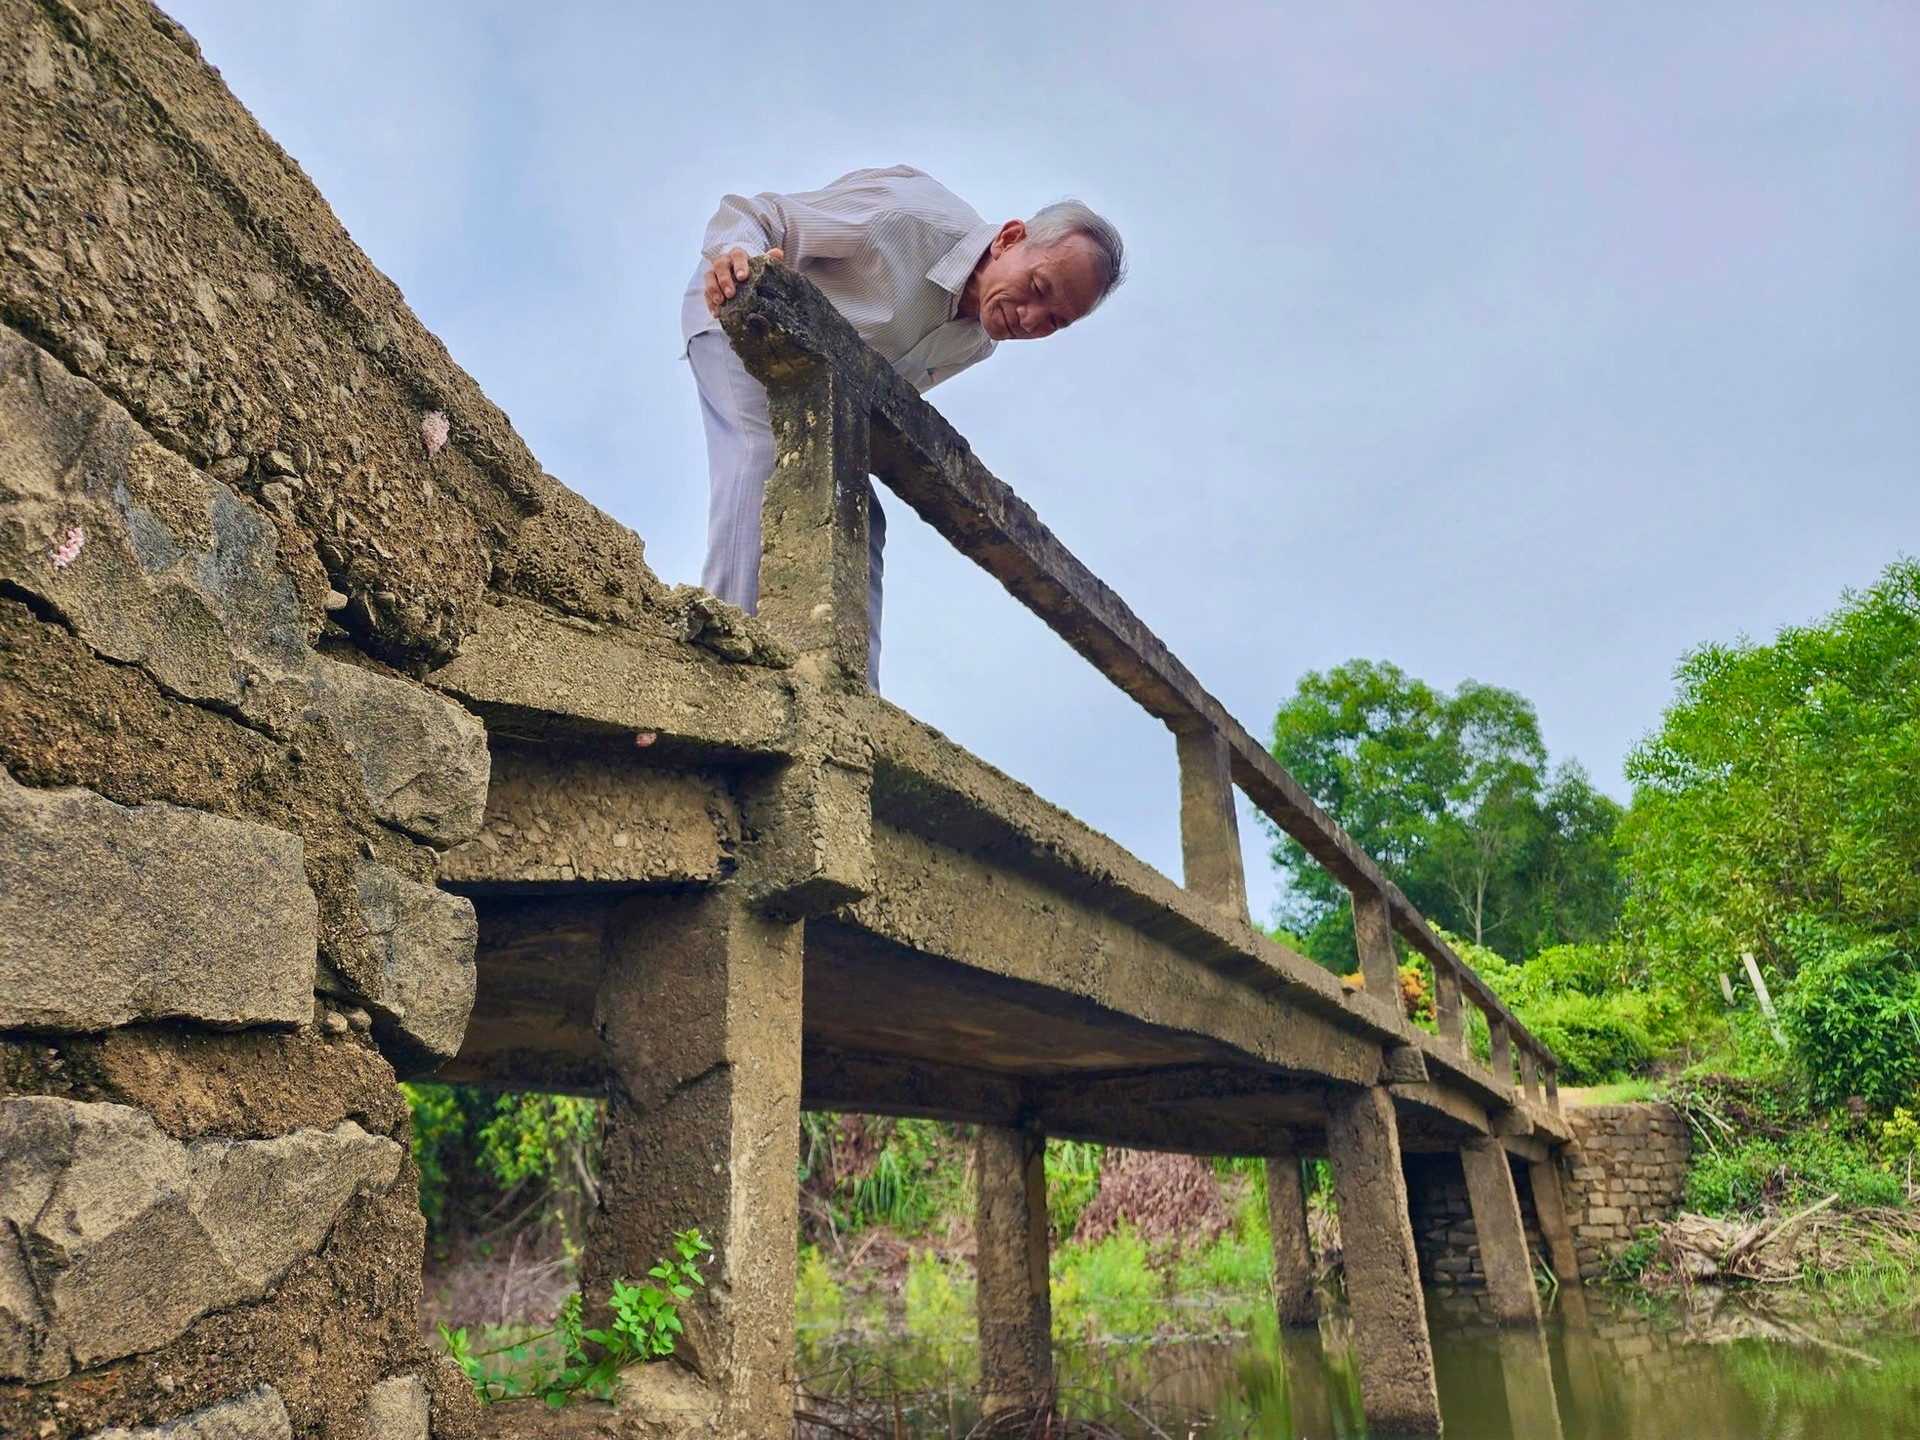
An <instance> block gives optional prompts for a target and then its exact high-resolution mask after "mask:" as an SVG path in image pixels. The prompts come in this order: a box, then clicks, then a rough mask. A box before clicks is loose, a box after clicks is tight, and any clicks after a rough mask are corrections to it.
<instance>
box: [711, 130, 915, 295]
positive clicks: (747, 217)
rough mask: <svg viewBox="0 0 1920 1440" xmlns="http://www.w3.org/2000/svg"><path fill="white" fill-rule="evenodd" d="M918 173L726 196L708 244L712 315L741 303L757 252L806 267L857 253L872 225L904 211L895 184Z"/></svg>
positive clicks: (865, 174)
mask: <svg viewBox="0 0 1920 1440" xmlns="http://www.w3.org/2000/svg"><path fill="white" fill-rule="evenodd" d="M914 173H916V172H914V171H912V170H910V169H908V168H906V167H904V166H899V167H895V168H894V169H891V170H856V171H854V172H853V173H852V174H851V175H843V176H841V177H840V178H839V179H838V180H836V181H834V182H833V183H832V184H831V185H829V186H827V187H826V189H824V190H806V191H801V192H800V193H798V194H794V195H775V194H773V193H772V192H770V191H768V192H764V193H762V194H759V195H755V196H752V197H751V198H749V197H747V196H744V195H728V196H725V197H724V198H723V199H722V200H721V201H720V208H719V210H717V211H716V212H715V213H714V217H713V219H712V220H710V221H709V222H707V233H706V238H705V239H704V240H703V241H702V242H701V246H700V253H701V254H703V255H704V256H706V258H707V260H708V262H709V268H708V270H707V284H706V292H707V309H708V311H709V312H711V313H713V314H716V315H717V314H718V313H719V312H720V306H721V305H722V304H723V303H724V302H725V301H728V300H731V299H732V298H733V296H734V292H735V291H736V290H737V289H738V288H739V286H740V284H741V283H743V282H744V281H745V280H746V278H747V261H749V260H750V259H752V258H753V257H754V256H756V255H765V256H767V257H769V258H770V259H774V260H784V261H786V263H788V264H789V265H792V266H794V267H795V268H798V267H800V266H802V265H805V264H806V263H807V262H808V261H810V260H833V259H841V258H844V257H845V256H847V255H849V254H851V253H852V252H853V251H855V250H856V249H858V248H859V247H860V246H861V245H862V244H864V243H866V232H867V228H868V227H869V226H870V225H872V224H873V222H874V221H875V220H876V219H877V218H879V217H880V216H882V215H885V214H887V213H889V212H890V211H891V210H893V209H894V208H896V204H897V202H896V197H895V196H894V194H893V189H892V184H891V183H890V182H895V181H898V180H899V179H900V178H901V177H903V176H906V175H912V174H914Z"/></svg>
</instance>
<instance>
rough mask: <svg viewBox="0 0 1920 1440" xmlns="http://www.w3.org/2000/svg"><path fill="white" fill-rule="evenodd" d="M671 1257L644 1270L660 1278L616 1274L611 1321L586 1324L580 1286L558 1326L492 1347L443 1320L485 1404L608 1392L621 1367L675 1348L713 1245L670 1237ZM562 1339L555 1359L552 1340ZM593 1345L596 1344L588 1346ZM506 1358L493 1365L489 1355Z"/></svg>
mask: <svg viewBox="0 0 1920 1440" xmlns="http://www.w3.org/2000/svg"><path fill="white" fill-rule="evenodd" d="M673 1248H674V1258H671V1259H663V1260H661V1261H660V1262H659V1263H658V1264H657V1265H655V1266H654V1267H653V1268H652V1269H651V1270H649V1271H648V1272H647V1275H648V1277H649V1278H650V1279H652V1280H656V1281H658V1282H659V1283H658V1284H655V1285H648V1284H640V1285H634V1284H632V1283H630V1282H628V1281H625V1280H616V1281H615V1282H614V1285H613V1292H612V1294H611V1295H609V1296H608V1308H609V1309H610V1310H611V1311H612V1313H613V1323H612V1324H611V1325H607V1326H604V1327H595V1328H592V1329H589V1328H587V1327H586V1325H585V1323H584V1321H583V1320H582V1318H581V1315H582V1310H583V1299H582V1297H581V1296H580V1295H579V1294H578V1293H577V1292H576V1293H575V1294H573V1295H570V1296H568V1297H567V1301H566V1303H565V1304H564V1305H562V1306H561V1307H560V1315H559V1318H558V1319H557V1320H556V1321H555V1323H554V1327H553V1329H551V1330H549V1331H545V1332H542V1333H540V1334H537V1335H529V1336H525V1337H522V1338H521V1339H519V1340H516V1341H514V1342H513V1343H511V1344H508V1345H503V1346H500V1347H498V1348H495V1349H492V1350H479V1351H476V1350H475V1349H474V1348H473V1346H472V1342H471V1339H470V1337H469V1336H468V1334H467V1330H466V1327H464V1326H462V1327H461V1328H459V1329H457V1330H453V1329H449V1328H448V1327H447V1326H445V1325H442V1326H441V1327H440V1339H441V1342H442V1343H443V1344H445V1346H446V1347H447V1354H448V1355H449V1356H450V1357H451V1358H452V1360H453V1362H454V1363H455V1364H456V1365H458V1366H459V1367H460V1369H461V1370H462V1371H463V1372H464V1373H465V1375H466V1377H467V1379H468V1380H470V1381H472V1382H473V1388H474V1392H475V1393H476V1394H477V1395H478V1396H479V1397H480V1401H481V1403H482V1404H487V1405H491V1404H498V1403H500V1402H502V1401H508V1400H535V1399H537V1400H541V1401H544V1402H545V1403H546V1404H547V1405H548V1406H549V1407H551V1408H553V1409H556V1410H557V1409H559V1408H560V1407H561V1406H563V1405H565V1404H566V1403H567V1402H568V1401H569V1400H573V1399H576V1398H584V1399H592V1400H610V1399H612V1398H613V1388H614V1386H615V1385H616V1384H617V1383H618V1382H619V1379H620V1373H621V1372H622V1371H623V1370H625V1369H626V1368H627V1367H628V1366H630V1365H638V1364H643V1363H645V1362H646V1361H649V1360H660V1359H664V1358H665V1357H666V1356H668V1355H671V1354H672V1353H673V1347H674V1341H675V1337H677V1336H679V1335H681V1334H682V1333H684V1331H685V1327H684V1326H683V1325H682V1323H681V1321H680V1314H679V1302H680V1301H683V1300H686V1299H689V1298H691V1297H692V1295H693V1292H694V1290H695V1289H696V1288H698V1287H700V1286H703V1285H705V1284H706V1283H707V1282H706V1280H705V1279H704V1278H703V1277H702V1276H701V1274H700V1264H701V1262H702V1260H703V1259H704V1258H705V1257H707V1256H709V1255H711V1254H712V1253H713V1246H711V1245H709V1244H708V1243H707V1241H706V1240H705V1239H704V1238H703V1237H702V1236H701V1234H700V1232H699V1231H698V1230H683V1231H681V1232H680V1233H679V1234H677V1235H675V1236H674V1237H673ZM555 1340H557V1341H558V1348H559V1351H560V1356H561V1358H560V1360H559V1363H558V1364H557V1365H556V1364H555V1363H554V1360H553V1356H552V1349H553V1347H552V1346H551V1345H550V1344H547V1343H545V1342H549V1341H555ZM589 1347H591V1348H589ZM502 1357H504V1363H502V1364H497V1365H489V1364H488V1363H487V1362H488V1361H489V1360H501V1359H502Z"/></svg>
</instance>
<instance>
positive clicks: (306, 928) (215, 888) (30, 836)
mask: <svg viewBox="0 0 1920 1440" xmlns="http://www.w3.org/2000/svg"><path fill="white" fill-rule="evenodd" d="M317 913H318V912H317V906H316V904H315V901H314V897H313V892H312V891H311V890H310V889H309V888H308V886H307V881H306V875H305V871H304V854H303V849H302V846H301V842H300V839H299V837H298V836H295V835H289V834H287V833H286V832H285V831H282V830H275V829H270V828H269V827H267V826H264V825H255V824H252V823H249V822H247V821H242V820H228V819H223V818H221V817H220V816H217V815H209V814H207V813H205V812H204V811H199V810H185V809H181V808H179V807H177V806H173V805H138V806H132V807H128V806H121V805H116V804H114V803H113V802H112V801H110V800H106V799H103V798H101V797H100V796H98V795H96V794H94V793H93V792H92V791H89V790H80V789H57V790H35V789H30V788H28V787H26V786H23V785H20V784H18V783H16V782H15V781H14V779H13V778H12V776H11V775H9V774H8V773H7V771H6V769H5V768H4V767H0V1028H12V1029H30V1030H53V1031H74V1030H79V1031H90V1030H105V1029H108V1028H109V1027H111V1026H115V1025H124V1024H127V1023H129V1022H130V1021H135V1020H154V1019H160V1018H164V1017H182V1018H186V1019H192V1020H199V1021H204V1022H206V1023H209V1024H214V1025H248V1024H271V1023H276V1022H277V1023H281V1024H297V1023H299V1022H301V1021H303V1020H305V1019H307V1018H308V1016H309V1015H310V1014H311V1013H312V1008H313V999H312V996H313V976H314V951H315V941H316V923H317Z"/></svg>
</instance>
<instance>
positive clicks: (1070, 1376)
mask: <svg viewBox="0 0 1920 1440" xmlns="http://www.w3.org/2000/svg"><path fill="white" fill-rule="evenodd" d="M1585 1309H1586V1315H1585V1316H1584V1317H1580V1318H1584V1321H1585V1323H1579V1318H1570V1317H1568V1316H1567V1315H1565V1314H1560V1315H1556V1316H1554V1317H1553V1319H1552V1321H1551V1323H1550V1324H1549V1325H1548V1327H1547V1328H1546V1330H1545V1331H1542V1332H1535V1331H1523V1332H1515V1331H1502V1330H1500V1329H1498V1328H1497V1327H1495V1326H1493V1325H1491V1324H1489V1323H1486V1322H1485V1321H1484V1320H1483V1319H1482V1317H1481V1315H1480V1313H1479V1311H1478V1309H1477V1308H1476V1306H1475V1303H1474V1301H1473V1299H1472V1298H1471V1297H1466V1296H1460V1295H1454V1296H1449V1297H1447V1298H1444V1299H1442V1298H1439V1297H1433V1298H1432V1299H1430V1301H1429V1311H1428V1313H1429V1316H1430V1317H1431V1320H1432V1324H1433V1331H1434V1359H1435V1365H1436V1369H1437V1371H1438V1377H1439V1385H1440V1405H1441V1410H1442V1412H1443V1414H1444V1415H1445V1417H1446V1426H1447V1435H1448V1436H1449V1437H1451V1440H1911V1437H1920V1330H1916V1326H1915V1323H1914V1320H1913V1317H1911V1316H1908V1317H1902V1318H1901V1319H1900V1320H1899V1321H1898V1322H1897V1323H1894V1322H1883V1323H1880V1324H1878V1325H1876V1326H1872V1327H1868V1329H1867V1333H1866V1334H1865V1335H1864V1336H1863V1335H1852V1336H1847V1337H1841V1336H1840V1335H1839V1333H1838V1331H1837V1329H1836V1328H1835V1327H1834V1326H1832V1325H1831V1324H1829V1325H1827V1326H1825V1327H1824V1328H1823V1327H1822V1326H1820V1325H1817V1324H1815V1323H1814V1322H1813V1321H1811V1320H1808V1319H1806V1318H1804V1317H1803V1318H1802V1319H1800V1320H1799V1321H1797V1322H1779V1321H1770V1320H1767V1319H1765V1318H1762V1317H1759V1316H1757V1315H1756V1314H1755V1313H1754V1312H1751V1311H1747V1310H1743V1309H1741V1308H1739V1307H1737V1306H1734V1305H1732V1304H1708V1305H1705V1306H1702V1307H1699V1308H1696V1309H1695V1310H1693V1311H1692V1312H1690V1313H1686V1314H1679V1315H1674V1314H1666V1315H1653V1314H1647V1313H1643V1312H1642V1311H1640V1310H1637V1309H1635V1308H1633V1307H1632V1306H1630V1305H1628V1304H1626V1303H1625V1302H1624V1301H1622V1300H1621V1299H1619V1298H1617V1297H1611V1296H1605V1295H1601V1294H1590V1295H1589V1297H1588V1301H1587V1305H1586V1307H1585ZM1783 1337H1784V1338H1783ZM1875 1362H1877V1363H1875ZM1056 1364H1057V1369H1058V1372H1059V1377H1060V1404H1061V1408H1062V1409H1063V1410H1065V1411H1067V1412H1068V1413H1071V1414H1074V1415H1079V1416H1083V1417H1086V1418H1089V1419H1094V1420H1099V1421H1102V1422H1104V1423H1105V1424H1107V1425H1110V1426H1112V1427H1113V1428H1115V1429H1117V1430H1119V1431H1121V1432H1123V1433H1124V1434H1126V1435H1129V1436H1136V1437H1141V1440H1209V1437H1227V1436H1236V1437H1237V1436H1247V1437H1253V1440H1380V1437H1377V1436H1369V1435H1368V1432H1367V1430H1366V1428H1365V1426H1364V1425H1363V1423H1362V1421H1361V1418H1360V1387H1359V1376H1358V1372H1357V1370H1356V1368H1355V1362H1354V1357H1353V1353H1352V1347H1351V1344H1350V1339H1349V1336H1348V1333H1347V1329H1346V1326H1345V1323H1344V1320H1343V1319H1342V1317H1340V1316H1338V1315H1335V1316H1330V1317H1328V1318H1326V1319H1324V1320H1323V1321H1322V1322H1321V1326H1320V1329H1319V1331H1318V1332H1314V1331H1305V1332H1288V1333H1281V1332H1279V1331H1278V1329H1277V1327H1275V1326H1274V1325H1272V1324H1271V1323H1267V1324H1265V1325H1256V1326H1255V1333H1254V1334H1253V1335H1251V1336H1247V1337H1245V1338H1242V1339H1240V1340H1236V1341H1212V1342H1193V1343H1177V1344H1167V1343H1154V1342H1145V1341H1139V1342H1132V1343H1114V1344H1100V1345H1093V1344H1075V1345H1065V1346H1062V1347H1060V1348H1059V1351H1058V1355H1057V1360H1056ZM972 1366H973V1356H972V1353H971V1347H970V1346H969V1345H967V1344H965V1343H964V1341H961V1340H960V1339H959V1337H957V1336H956V1335H953V1334H946V1335H943V1336H941V1337H939V1338H937V1339H935V1338H920V1339H914V1338H908V1337H895V1338H862V1339H858V1340H849V1339H845V1338H835V1339H832V1340H828V1339H825V1338H824V1337H817V1336H816V1337H813V1338H805V1337H803V1341H802V1365H801V1369H802V1372H803V1374H808V1375H810V1376H811V1381H810V1386H809V1388H811V1389H813V1390H815V1391H816V1392H820V1391H825V1390H829V1389H833V1388H835V1387H836V1385H844V1384H845V1383H846V1377H847V1376H848V1375H849V1374H852V1376H853V1377H854V1378H853V1381H852V1388H853V1389H855V1390H856V1391H858V1390H861V1389H862V1388H863V1387H865V1388H866V1389H867V1390H868V1391H869V1392H870V1393H873V1387H876V1386H882V1387H886V1388H887V1390H888V1392H889V1394H888V1397H887V1400H886V1403H885V1405H884V1407H883V1408H884V1409H885V1411H886V1412H887V1413H888V1414H889V1415H892V1414H894V1413H898V1414H899V1415H900V1416H901V1417H902V1422H903V1423H902V1424H901V1425H900V1427H899V1428H901V1429H906V1430H911V1431H912V1432H913V1433H914V1434H915V1435H916V1436H923V1437H935V1436H948V1435H964V1434H965V1433H966V1431H967V1429H968V1428H969V1427H970V1426H971V1425H972V1424H973V1422H974V1420H975V1419H976V1418H977V1415H976V1412H975V1411H974V1409H973V1407H972V1403H971V1397H970V1395H969V1388H970V1386H971V1384H972V1382H973V1371H972ZM896 1394H897V1395H899V1396H900V1397H901V1398H902V1401H903V1403H902V1404H901V1407H900V1409H899V1410H898V1411H897V1412H895V1411H894V1409H893V1398H894V1396H895V1395H896ZM888 1429H889V1432H890V1433H891V1432H892V1430H893V1429H894V1427H893V1426H889V1427H888Z"/></svg>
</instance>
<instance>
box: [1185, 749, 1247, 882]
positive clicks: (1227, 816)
mask: <svg viewBox="0 0 1920 1440" xmlns="http://www.w3.org/2000/svg"><path fill="white" fill-rule="evenodd" d="M1173 738H1174V740H1175V742H1176V743H1177V744H1178V746H1179V751H1180V853H1181V858H1182V864H1183V873H1184V874H1185V876H1186V885H1187V889H1189V890H1191V891H1192V892H1193V893H1194V894H1196V895H1199V896H1202V897H1204V898H1205V899H1208V900H1211V901H1212V902H1213V903H1214V904H1216V905H1218V906H1219V907H1220V908H1221V909H1223V910H1225V911H1227V912H1228V913H1229V914H1231V915H1232V916H1233V917H1234V918H1235V919H1238V920H1245V919H1246V918H1247V870H1246V861H1245V859H1244V857H1243V856H1242V855H1241V853H1240V820H1239V817H1238V816H1237V815H1236V814H1235V813H1234V808H1233V757H1232V755H1231V753H1230V752H1229V751H1228V749H1227V742H1226V740H1225V739H1223V738H1222V737H1221V735H1220V732H1219V731H1217V730H1212V729H1208V730H1197V731H1193V732H1187V731H1177V732H1175V734H1174V737H1173Z"/></svg>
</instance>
